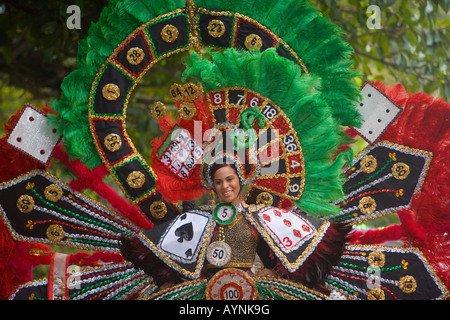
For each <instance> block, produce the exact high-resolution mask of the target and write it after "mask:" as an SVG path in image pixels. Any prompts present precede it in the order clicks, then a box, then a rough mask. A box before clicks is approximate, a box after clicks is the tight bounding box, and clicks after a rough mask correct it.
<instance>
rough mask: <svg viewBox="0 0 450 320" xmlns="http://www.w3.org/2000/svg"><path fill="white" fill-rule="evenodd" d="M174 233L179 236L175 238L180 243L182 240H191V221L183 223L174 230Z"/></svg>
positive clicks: (192, 232)
mask: <svg viewBox="0 0 450 320" xmlns="http://www.w3.org/2000/svg"><path fill="white" fill-rule="evenodd" d="M175 235H176V236H177V237H180V238H178V239H177V241H178V242H180V243H182V242H183V240H186V241H191V240H192V236H193V235H194V230H193V228H192V222H189V223H186V224H183V225H182V226H181V227H178V228H177V229H176V230H175Z"/></svg>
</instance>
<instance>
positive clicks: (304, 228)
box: [302, 224, 311, 232]
mask: <svg viewBox="0 0 450 320" xmlns="http://www.w3.org/2000/svg"><path fill="white" fill-rule="evenodd" d="M302 229H303V231H306V232H310V231H311V228H310V227H308V226H307V225H306V224H304V225H303V226H302Z"/></svg>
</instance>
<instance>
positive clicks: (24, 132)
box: [7, 104, 61, 165]
mask: <svg viewBox="0 0 450 320" xmlns="http://www.w3.org/2000/svg"><path fill="white" fill-rule="evenodd" d="M47 120H48V119H47V116H46V115H45V114H44V113H42V112H41V111H39V109H37V108H35V107H33V106H32V105H30V104H26V105H25V106H24V107H23V109H22V112H21V116H20V119H19V121H18V122H17V123H16V125H15V127H14V129H13V130H12V131H11V133H10V134H9V136H8V140H7V142H8V144H10V145H11V146H13V147H14V148H16V149H17V150H19V151H21V152H23V153H25V154H26V155H27V156H30V157H32V158H33V159H35V160H37V161H39V162H40V163H42V164H43V165H47V164H48V163H49V161H50V157H51V154H52V152H53V148H54V147H55V146H56V144H57V143H58V142H59V140H60V139H61V134H59V132H58V130H57V128H56V127H51V126H50V125H49V124H48V123H47Z"/></svg>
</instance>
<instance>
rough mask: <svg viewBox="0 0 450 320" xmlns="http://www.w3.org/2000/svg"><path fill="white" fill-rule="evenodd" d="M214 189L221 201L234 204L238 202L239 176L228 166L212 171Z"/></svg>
mask: <svg viewBox="0 0 450 320" xmlns="http://www.w3.org/2000/svg"><path fill="white" fill-rule="evenodd" d="M213 181H214V190H216V193H217V195H218V196H219V198H220V199H221V200H222V201H223V202H228V203H231V204H232V205H236V204H237V203H238V202H239V192H240V189H241V188H240V185H239V177H238V175H237V173H236V171H235V170H234V169H233V168H232V167H230V166H226V167H222V168H220V169H218V170H217V171H216V172H215V173H214V179H213Z"/></svg>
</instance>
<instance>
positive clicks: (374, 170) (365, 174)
mask: <svg viewBox="0 0 450 320" xmlns="http://www.w3.org/2000/svg"><path fill="white" fill-rule="evenodd" d="M431 158H432V154H431V153H430V152H427V151H422V150H418V149H413V148H409V147H405V146H401V145H397V144H393V143H390V142H379V143H377V144H376V145H374V146H369V147H368V148H367V149H366V150H365V151H363V152H362V153H361V154H359V155H358V157H357V158H356V159H355V161H354V162H353V164H352V166H351V168H349V169H348V170H347V171H346V176H347V178H346V181H345V183H344V192H345V196H344V200H343V201H342V202H337V203H336V204H337V205H338V206H340V207H341V208H342V211H341V212H340V213H339V214H336V215H333V216H331V217H330V220H331V221H335V222H342V223H350V224H355V223H360V222H363V221H365V220H369V219H374V218H376V217H380V216H383V215H386V214H389V213H392V212H393V211H394V210H399V209H403V208H408V207H409V205H410V204H411V201H412V197H413V196H414V195H415V194H416V193H417V192H419V191H420V188H421V186H422V184H423V182H424V180H425V176H426V174H427V171H428V168H429V165H430V162H431Z"/></svg>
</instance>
